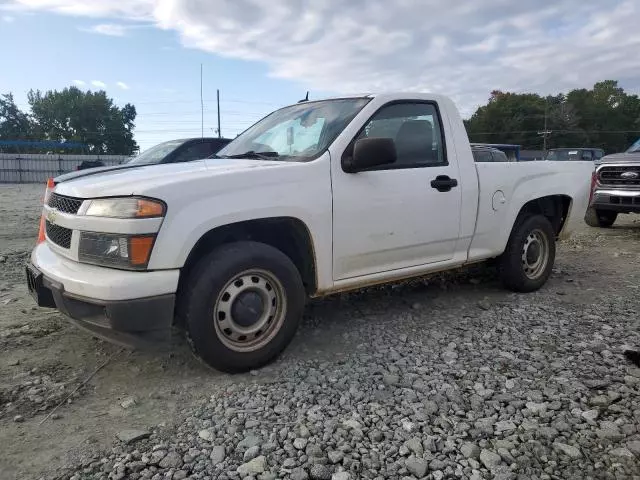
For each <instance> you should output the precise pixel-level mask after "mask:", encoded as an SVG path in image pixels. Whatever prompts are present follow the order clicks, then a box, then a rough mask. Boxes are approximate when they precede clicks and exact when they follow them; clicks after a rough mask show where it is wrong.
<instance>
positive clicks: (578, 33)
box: [0, 0, 640, 149]
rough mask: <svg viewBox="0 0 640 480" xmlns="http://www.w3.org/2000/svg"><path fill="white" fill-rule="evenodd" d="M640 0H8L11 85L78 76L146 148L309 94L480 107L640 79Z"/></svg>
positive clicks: (26, 86) (7, 80)
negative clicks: (510, 97) (127, 116)
mask: <svg viewBox="0 0 640 480" xmlns="http://www.w3.org/2000/svg"><path fill="white" fill-rule="evenodd" d="M638 18H640V1H638V0H607V1H604V0H597V1H596V0H555V1H547V0H535V1H534V0H518V1H513V0H475V1H473V0H450V1H447V2H445V1H442V0H394V1H393V2H389V1H384V2H383V1H382V0H349V1H348V2H347V1H346V0H315V1H311V0H271V1H267V0H0V45H2V46H3V48H2V57H1V60H0V93H5V92H12V93H13V94H14V95H15V97H16V100H17V103H18V104H19V105H20V106H21V107H27V103H26V93H27V92H28V91H29V90H30V89H40V90H49V89H62V88H64V87H66V86H70V85H76V86H78V87H80V88H83V89H91V90H105V91H106V92H107V94H108V95H109V96H111V97H112V98H114V99H115V101H116V103H117V104H118V105H124V104H125V103H127V102H129V103H132V104H134V105H135V106H136V109H137V111H138V118H137V119H136V130H135V132H136V140H137V141H138V143H139V145H140V147H141V148H142V149H145V148H148V147H150V146H152V145H154V144H156V143H159V142H161V141H164V140H170V139H173V138H181V137H188V136H199V135H200V134H201V104H200V69H201V65H202V72H203V75H202V78H203V98H204V131H205V135H212V136H215V135H216V133H215V129H216V128H217V111H216V90H217V89H219V90H220V99H221V132H222V135H223V136H225V137H231V138H232V137H234V136H235V135H237V134H238V133H240V132H242V131H243V130H244V129H245V128H247V127H248V126H250V125H251V124H253V123H254V122H255V121H257V120H259V119H260V118H261V117H262V116H264V115H266V114H267V113H269V112H270V111H271V110H273V109H275V108H278V107H280V106H284V105H287V104H290V103H295V102H296V101H298V100H299V99H301V98H303V97H304V95H305V93H306V91H307V90H308V91H310V92H311V93H310V98H312V99H313V98H320V97H326V96H331V95H339V94H346V93H361V92H378V91H407V92H410V91H420V92H434V93H443V94H446V95H449V96H451V97H452V98H453V99H454V101H456V103H457V104H458V106H459V108H460V110H461V113H462V114H463V116H465V117H468V116H470V115H471V114H472V113H473V112H474V111H475V109H476V108H477V107H478V106H479V105H482V104H484V103H486V101H487V99H488V97H489V93H490V92H491V91H492V90H496V89H498V90H503V91H513V92H537V93H540V94H551V93H558V92H563V91H565V92H566V91H568V90H570V89H573V88H589V87H591V86H592V85H593V84H594V83H595V82H597V81H600V80H605V79H614V80H619V81H620V84H621V85H622V86H623V87H624V88H625V89H626V90H628V91H631V92H635V93H640V55H638V51H640V28H638Z"/></svg>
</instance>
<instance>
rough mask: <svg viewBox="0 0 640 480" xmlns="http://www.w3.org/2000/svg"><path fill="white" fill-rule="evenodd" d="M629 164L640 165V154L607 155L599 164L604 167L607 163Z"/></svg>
mask: <svg viewBox="0 0 640 480" xmlns="http://www.w3.org/2000/svg"><path fill="white" fill-rule="evenodd" d="M628 162H634V163H636V162H637V163H640V152H633V153H627V152H624V153H612V154H611V155H605V156H604V157H602V158H601V159H600V162H599V163H600V164H601V165H602V164H607V163H628Z"/></svg>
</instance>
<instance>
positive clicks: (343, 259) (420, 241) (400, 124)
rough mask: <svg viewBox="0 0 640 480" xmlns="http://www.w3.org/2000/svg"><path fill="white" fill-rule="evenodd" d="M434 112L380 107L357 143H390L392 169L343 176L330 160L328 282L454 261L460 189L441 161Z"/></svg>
mask: <svg viewBox="0 0 640 480" xmlns="http://www.w3.org/2000/svg"><path fill="white" fill-rule="evenodd" d="M441 125H442V124H441V121H440V115H439V112H438V106H437V104H435V103H434V102H403V103H397V102H394V103H392V104H387V105H385V106H383V107H381V108H380V109H379V110H378V111H377V112H376V113H375V114H374V115H373V116H372V117H371V118H370V120H369V122H368V123H367V124H366V125H365V127H364V128H363V129H362V131H361V132H360V134H359V135H358V136H357V137H356V138H362V137H367V136H368V137H390V138H393V139H394V140H395V145H396V151H397V154H398V159H397V161H396V163H395V164H390V165H384V166H382V167H376V168H375V169H371V170H367V171H361V172H358V173H346V172H345V171H343V169H342V167H341V162H340V159H339V158H337V159H333V162H334V163H333V166H332V169H331V176H332V188H333V240H334V241H333V259H334V260H333V276H334V280H343V279H348V278H354V277H359V276H366V275H370V274H375V273H381V272H385V271H392V270H397V269H403V268H408V267H414V266H418V265H424V264H429V263H434V262H444V261H447V260H450V259H452V258H453V255H454V251H455V246H456V242H457V240H458V236H459V232H460V209H461V198H462V197H461V189H460V186H459V185H458V186H454V187H451V188H449V189H446V188H445V189H444V190H442V189H440V190H438V188H436V186H433V185H432V184H431V182H432V181H433V180H435V178H436V177H438V176H447V177H450V179H458V181H459V177H458V169H457V165H456V164H455V156H452V158H451V160H452V161H451V162H450V161H449V159H448V157H447V149H446V147H445V138H444V134H443V131H442V128H441Z"/></svg>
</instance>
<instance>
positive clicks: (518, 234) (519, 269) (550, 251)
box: [499, 215, 556, 292]
mask: <svg viewBox="0 0 640 480" xmlns="http://www.w3.org/2000/svg"><path fill="white" fill-rule="evenodd" d="M532 237H533V240H532ZM555 237H556V236H555V233H554V231H553V227H552V226H551V222H550V221H549V220H548V219H547V218H546V217H544V216H542V215H533V216H528V217H522V218H519V219H518V220H516V224H515V226H514V228H513V230H512V232H511V236H510V237H509V242H508V243H507V248H506V249H505V251H504V253H503V254H502V256H501V257H500V265H499V271H500V278H501V280H502V283H503V285H504V286H505V288H508V289H509V290H512V291H514V292H533V291H535V290H538V289H539V288H540V287H542V285H544V284H545V282H546V281H547V280H548V278H549V276H550V275H551V271H552V269H553V263H554V261H555V258H556V242H555V239H556V238H555ZM543 242H546V245H544V252H543V253H542V254H541V255H544V256H545V257H546V260H545V263H544V264H535V265H537V268H535V269H534V268H533V267H531V264H530V263H528V262H529V256H528V254H529V253H530V250H529V249H530V248H533V247H534V244H535V243H537V244H538V245H539V248H542V247H541V246H542V243H543ZM531 253H535V252H534V251H531Z"/></svg>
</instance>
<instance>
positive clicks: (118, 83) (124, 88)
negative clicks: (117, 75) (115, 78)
mask: <svg viewBox="0 0 640 480" xmlns="http://www.w3.org/2000/svg"><path fill="white" fill-rule="evenodd" d="M116 85H117V86H118V87H120V88H121V89H122V90H129V85H127V84H126V83H124V82H116Z"/></svg>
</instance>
